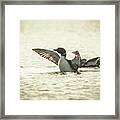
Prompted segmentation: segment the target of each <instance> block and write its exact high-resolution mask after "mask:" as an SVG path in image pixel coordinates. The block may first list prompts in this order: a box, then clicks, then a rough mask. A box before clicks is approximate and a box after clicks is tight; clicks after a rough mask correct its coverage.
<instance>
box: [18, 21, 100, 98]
mask: <svg viewBox="0 0 120 120" xmlns="http://www.w3.org/2000/svg"><path fill="white" fill-rule="evenodd" d="M58 47H64V48H65V49H66V51H67V58H68V59H72V58H73V57H74V55H73V54H72V51H75V50H78V51H79V52H80V55H81V57H82V58H87V59H90V58H93V57H97V56H100V22H99V21H98V20H89V21H88V20H82V21H81V20H42V21H41V20H40V21H38V20H37V21H36V20H33V21H27V20H22V21H21V22H20V99H21V100H99V99H100V69H99V68H80V69H79V71H80V73H81V74H76V73H66V74H61V73H60V72H59V69H58V66H56V65H55V64H54V63H52V62H50V61H48V60H46V59H45V58H42V57H40V56H39V55H38V54H37V53H35V52H34V51H32V48H44V49H50V50H52V49H54V48H58Z"/></svg>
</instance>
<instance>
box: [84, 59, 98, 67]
mask: <svg viewBox="0 0 120 120" xmlns="http://www.w3.org/2000/svg"><path fill="white" fill-rule="evenodd" d="M99 66H100V57H96V58H92V59H89V60H88V61H87V62H85V63H84V65H83V67H99Z"/></svg>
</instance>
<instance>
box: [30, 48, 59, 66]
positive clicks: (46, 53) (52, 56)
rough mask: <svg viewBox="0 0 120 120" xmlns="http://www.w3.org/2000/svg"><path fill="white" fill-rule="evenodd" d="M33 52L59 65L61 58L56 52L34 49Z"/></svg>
mask: <svg viewBox="0 0 120 120" xmlns="http://www.w3.org/2000/svg"><path fill="white" fill-rule="evenodd" d="M32 50H33V51H35V52H36V53H38V54H39V55H40V56H41V57H44V58H46V59H48V60H49V61H51V62H53V63H55V64H56V65H58V61H59V59H60V56H59V55H58V54H57V53H56V52H54V51H51V50H46V49H40V48H34V49H32Z"/></svg>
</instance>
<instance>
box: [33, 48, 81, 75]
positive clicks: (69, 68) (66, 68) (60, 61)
mask: <svg viewBox="0 0 120 120" xmlns="http://www.w3.org/2000/svg"><path fill="white" fill-rule="evenodd" d="M32 50H33V51H35V52H37V53H38V54H39V55H40V56H41V57H44V58H46V59H48V60H49V61H51V62H53V63H55V64H56V65H58V66H59V69H60V72H77V73H78V68H79V67H80V59H78V60H77V59H76V57H75V58H74V59H72V60H68V59H66V50H65V49H64V48H57V49H54V51H52V50H46V49H39V48H35V49H32ZM56 52H57V53H59V54H60V56H59V55H58V54H57V53H56ZM73 53H74V52H73ZM74 54H75V53H74ZM79 57H80V56H79Z"/></svg>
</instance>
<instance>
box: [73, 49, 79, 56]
mask: <svg viewBox="0 0 120 120" xmlns="http://www.w3.org/2000/svg"><path fill="white" fill-rule="evenodd" d="M72 53H73V54H75V55H78V56H80V53H79V51H77V50H76V51H73V52H72Z"/></svg>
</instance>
